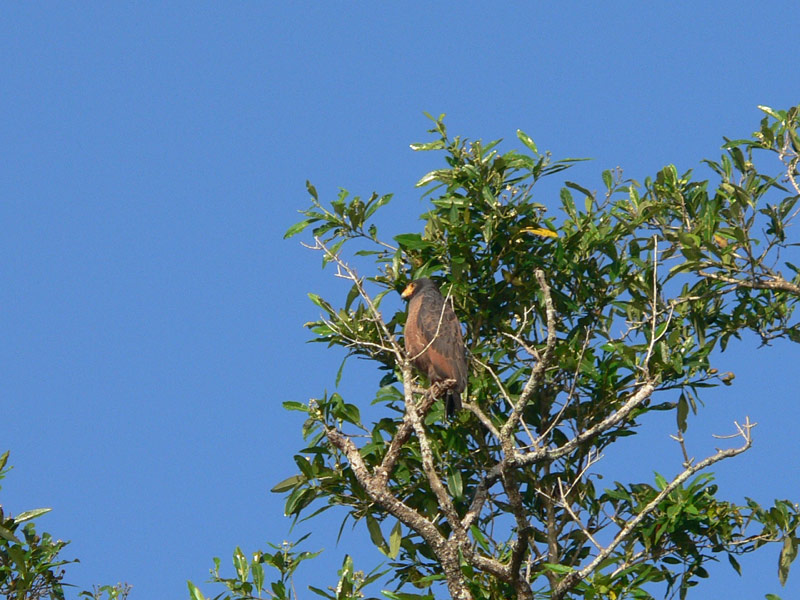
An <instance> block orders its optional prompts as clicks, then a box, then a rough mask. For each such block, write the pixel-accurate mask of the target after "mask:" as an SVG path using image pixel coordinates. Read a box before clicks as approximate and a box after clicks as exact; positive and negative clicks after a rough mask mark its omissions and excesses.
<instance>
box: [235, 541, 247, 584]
mask: <svg viewBox="0 0 800 600" xmlns="http://www.w3.org/2000/svg"><path fill="white" fill-rule="evenodd" d="M233 567H234V569H236V574H237V575H238V576H239V581H241V582H245V581H247V573H248V571H249V570H250V565H249V564H248V563H247V557H246V556H245V555H244V552H242V549H241V548H239V546H236V550H234V551H233Z"/></svg>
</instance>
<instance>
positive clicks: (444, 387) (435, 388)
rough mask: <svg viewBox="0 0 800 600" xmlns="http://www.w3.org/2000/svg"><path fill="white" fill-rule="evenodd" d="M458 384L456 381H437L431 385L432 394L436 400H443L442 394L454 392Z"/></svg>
mask: <svg viewBox="0 0 800 600" xmlns="http://www.w3.org/2000/svg"><path fill="white" fill-rule="evenodd" d="M457 384H458V382H457V381H456V380H455V379H444V380H442V381H435V382H433V383H432V384H431V393H432V394H433V397H434V398H441V397H442V394H444V393H446V392H447V391H448V390H452V389H453V388H454V387H456V385H457Z"/></svg>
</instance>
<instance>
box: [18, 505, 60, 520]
mask: <svg viewBox="0 0 800 600" xmlns="http://www.w3.org/2000/svg"><path fill="white" fill-rule="evenodd" d="M51 510H53V509H52V508H35V509H33V510H26V511H25V512H23V513H20V514H18V515H17V516H16V518H15V519H14V522H15V523H22V522H24V521H30V520H31V519H35V518H36V517H38V516H40V515H43V514H46V513H49V512H50V511H51Z"/></svg>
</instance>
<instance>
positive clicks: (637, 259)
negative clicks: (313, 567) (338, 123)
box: [195, 107, 800, 600]
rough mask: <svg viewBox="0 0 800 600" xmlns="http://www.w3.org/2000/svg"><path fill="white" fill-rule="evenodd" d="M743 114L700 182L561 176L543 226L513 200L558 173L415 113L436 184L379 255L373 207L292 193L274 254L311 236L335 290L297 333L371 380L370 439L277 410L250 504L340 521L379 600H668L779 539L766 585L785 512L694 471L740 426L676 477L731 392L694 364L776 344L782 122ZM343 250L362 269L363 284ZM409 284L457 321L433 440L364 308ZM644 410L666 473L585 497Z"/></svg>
mask: <svg viewBox="0 0 800 600" xmlns="http://www.w3.org/2000/svg"><path fill="white" fill-rule="evenodd" d="M762 110H763V111H764V113H765V115H766V116H765V117H764V119H763V120H762V122H761V125H760V128H759V130H758V131H757V132H755V133H754V134H753V136H752V138H750V139H739V140H728V139H726V140H725V145H724V146H723V149H724V153H723V155H722V156H721V158H720V159H719V160H716V161H714V160H708V161H705V163H704V164H705V165H706V166H707V167H708V168H709V169H710V173H711V175H712V177H713V181H712V180H711V179H698V178H696V176H695V175H694V173H693V172H691V171H690V172H687V173H683V174H680V173H679V172H678V171H677V170H676V168H675V167H674V166H672V165H669V166H667V167H665V168H663V169H662V170H661V171H659V172H658V173H657V174H656V175H655V176H654V177H648V178H646V179H645V180H644V181H643V183H641V184H640V183H638V182H636V181H633V180H627V179H624V178H623V176H622V173H621V172H620V171H604V172H603V173H602V191H601V192H595V191H593V190H591V189H590V188H588V187H584V186H583V185H580V184H578V183H575V182H572V181H568V180H565V181H563V187H562V188H561V192H560V197H559V202H560V207H559V209H558V210H553V208H552V206H549V203H545V202H543V201H541V200H539V199H538V198H537V197H536V195H535V193H536V191H537V190H538V189H539V188H538V187H537V184H539V182H540V181H541V180H542V179H543V178H545V177H552V176H553V175H555V174H559V173H563V172H564V171H565V170H566V169H568V168H569V167H571V166H572V165H573V164H574V163H575V159H564V160H553V159H552V157H551V156H550V154H549V153H540V152H539V150H538V148H537V146H536V144H535V143H534V142H533V140H532V139H531V138H530V137H529V136H527V135H526V134H525V133H523V132H521V131H520V132H517V137H518V140H519V141H520V143H521V144H522V146H523V147H524V151H518V150H510V151H507V152H505V153H500V151H499V141H495V142H491V143H486V144H484V143H483V142H481V141H479V140H476V141H470V140H467V139H462V138H460V137H455V138H451V137H449V136H448V134H447V131H446V128H445V125H444V122H443V118H442V117H439V118H436V119H434V118H431V119H432V121H433V123H434V127H433V129H431V133H433V134H434V136H435V139H434V140H433V141H431V142H428V143H424V144H415V145H413V146H412V147H413V148H414V149H415V150H418V151H434V152H439V153H442V154H443V155H444V158H445V162H446V167H444V168H441V169H437V170H434V171H432V172H430V173H428V174H427V175H425V176H424V177H423V178H422V179H421V180H420V181H419V183H418V186H419V187H421V188H424V189H425V190H426V191H425V195H426V196H430V207H429V209H428V210H427V211H426V212H425V213H424V214H423V215H422V216H421V218H422V220H423V222H424V227H423V229H422V230H421V231H419V232H408V233H400V234H398V235H395V236H394V237H393V238H392V239H391V240H387V239H386V238H385V237H383V236H381V235H380V234H379V232H378V226H377V224H376V222H375V217H376V215H377V214H378V211H379V209H380V208H381V207H382V206H384V205H385V204H386V203H387V202H389V201H390V199H391V196H390V195H379V194H373V195H372V196H371V197H370V198H369V199H367V200H366V201H363V200H362V199H361V198H359V197H353V198H350V196H349V194H348V193H347V192H344V191H343V192H342V193H341V194H340V195H339V197H338V198H337V199H336V200H334V201H332V202H331V203H330V206H329V207H328V206H326V205H325V204H324V203H323V202H322V201H321V200H320V199H319V196H318V193H317V191H316V190H315V188H314V187H313V186H312V185H311V184H309V185H308V191H309V194H310V201H311V206H310V207H309V208H308V209H306V210H304V211H301V212H302V213H303V215H304V217H305V218H304V220H303V221H301V222H300V223H298V224H296V225H294V226H292V227H291V228H290V229H289V231H288V232H287V237H289V236H293V235H296V234H299V233H301V232H303V231H304V230H306V229H308V228H309V227H311V228H312V230H313V238H314V246H313V247H314V248H316V249H317V250H318V251H320V252H321V253H322V255H323V266H325V265H333V266H335V267H336V273H337V275H338V276H339V277H343V278H345V279H347V280H349V282H350V284H351V288H350V290H349V292H348V293H347V294H346V296H344V297H343V298H342V299H340V300H336V301H333V300H328V299H324V298H322V297H321V296H319V295H316V294H310V298H311V300H312V302H314V303H315V304H316V305H317V306H319V308H320V309H321V310H322V315H321V317H320V319H319V320H317V321H315V322H312V323H309V324H308V327H309V328H310V330H311V331H312V333H313V335H314V341H319V342H324V343H327V344H328V345H336V346H341V347H344V348H346V349H347V351H348V353H349V355H357V356H361V357H366V358H369V359H371V360H373V361H374V362H375V364H376V365H377V366H378V367H379V368H380V369H382V370H383V371H384V376H383V379H382V380H381V382H380V384H379V385H378V386H377V389H376V392H375V396H374V399H373V400H372V402H373V404H376V405H378V409H379V410H380V411H381V412H380V417H379V418H378V419H377V420H376V421H375V422H373V423H365V422H362V418H361V411H360V409H359V406H364V405H365V404H366V403H367V400H366V399H364V398H359V399H357V400H355V401H346V400H345V399H344V398H343V397H342V396H341V395H340V394H339V393H330V394H329V393H325V394H324V395H322V396H321V397H320V398H317V399H315V400H312V401H310V402H309V403H307V404H303V403H299V402H287V403H286V404H285V406H286V408H287V409H289V410H296V411H301V412H304V413H305V414H306V415H307V419H306V421H305V424H304V425H303V435H304V437H305V438H306V442H307V447H306V448H305V449H304V450H302V451H301V452H300V453H299V454H297V456H295V462H296V464H297V467H298V473H297V474H295V475H293V476H292V477H290V478H288V479H286V480H285V481H283V482H281V483H280V484H278V485H277V486H276V487H275V489H274V491H277V492H285V493H287V499H286V508H285V510H286V513H287V514H289V515H292V516H293V517H295V519H298V518H300V517H304V518H312V517H315V516H317V515H319V514H321V513H323V512H324V511H326V510H327V509H328V508H330V507H333V506H340V507H345V508H346V510H347V516H346V517H345V520H347V519H352V520H354V521H356V522H363V523H365V524H366V526H367V531H368V532H369V535H370V539H371V540H372V542H373V544H374V545H375V546H376V547H377V548H378V549H379V550H380V551H381V552H382V553H383V554H385V555H386V557H387V559H388V561H389V566H390V567H391V573H392V575H391V581H392V582H393V584H394V586H395V589H394V591H384V595H385V596H386V597H388V598H420V597H431V595H432V593H433V591H434V590H436V589H437V588H436V587H435V586H436V585H437V583H438V584H439V585H441V584H442V583H444V584H445V585H446V586H447V589H448V591H449V593H450V595H451V596H452V597H454V598H500V597H518V598H542V599H543V598H548V599H554V600H558V599H561V598H565V597H580V598H589V599H594V598H598V599H599V598H611V599H615V600H616V599H621V598H637V599H644V598H652V597H654V595H656V596H665V597H671V596H678V597H680V598H684V597H686V595H687V593H688V591H689V590H690V589H691V588H692V586H694V585H696V584H697V583H698V581H699V580H700V579H702V578H704V577H707V575H708V573H707V571H706V565H707V564H708V562H709V561H715V560H718V559H719V558H721V557H725V558H727V560H728V561H729V562H730V564H731V565H732V567H733V568H734V569H736V570H737V571H738V570H739V563H738V560H737V557H738V556H740V555H742V554H746V553H748V552H752V551H755V550H756V549H758V548H759V547H761V546H763V545H764V544H767V543H771V542H775V543H779V544H782V551H781V556H780V562H779V578H780V581H781V582H782V583H783V582H784V581H785V580H786V577H787V576H788V572H789V567H790V565H791V563H792V561H793V560H794V558H795V557H796V554H797V545H798V525H799V524H800V509H798V506H797V504H794V503H792V502H789V501H785V500H776V501H775V502H774V505H773V506H772V507H769V508H765V507H762V506H761V505H759V504H758V503H757V502H755V501H754V500H747V501H746V503H745V504H743V505H739V504H736V503H734V502H731V501H728V500H725V499H723V498H722V497H721V495H720V490H719V488H718V487H717V486H716V485H715V484H714V483H713V476H712V475H711V474H710V473H709V472H707V469H708V468H709V467H710V466H712V465H713V464H715V463H717V462H719V461H721V460H725V459H727V458H731V457H734V456H736V455H738V454H740V453H742V452H744V451H746V450H747V449H748V448H749V446H750V443H751V428H752V424H751V423H750V422H749V420H748V419H744V420H743V421H740V422H735V423H734V427H735V429H734V436H731V437H735V438H737V439H738V441H739V443H738V445H731V446H730V447H728V448H725V449H722V450H719V451H717V452H716V453H715V454H713V455H710V456H708V457H706V458H704V459H702V460H699V461H696V460H694V459H691V458H689V457H690V456H691V455H692V454H691V452H690V451H689V449H688V448H687V447H686V442H685V441H684V438H683V434H684V433H685V432H686V430H687V428H688V427H689V424H690V421H691V419H690V417H691V415H692V414H694V413H696V412H697V411H699V410H701V408H702V406H703V395H704V393H705V392H706V391H707V390H708V389H710V388H713V387H717V386H720V385H726V386H730V385H733V382H734V374H733V373H730V372H725V373H720V372H719V370H718V369H717V368H716V367H715V366H714V365H713V360H715V357H717V356H718V353H714V351H715V350H719V351H724V350H725V348H726V347H727V345H728V344H729V342H730V340H731V338H740V337H741V334H742V333H743V332H744V331H748V330H749V331H753V332H755V333H756V334H757V335H758V336H760V338H761V340H762V341H763V343H769V342H770V341H771V340H775V339H779V338H785V339H788V340H790V341H792V342H800V323H798V321H797V320H796V319H795V318H793V316H794V309H795V308H796V307H797V304H798V301H800V269H799V268H798V267H797V266H796V264H793V263H792V262H790V260H791V258H792V252H795V254H796V250H794V248H796V247H797V245H798V244H797V241H795V242H792V241H791V240H790V237H789V234H790V233H791V230H790V229H789V226H790V225H791V224H792V223H793V222H794V221H795V220H796V218H797V215H798V213H800V205H798V199H800V186H798V162H800V158H799V156H800V140H799V139H798V134H797V127H798V123H800V120H799V119H798V112H799V111H798V107H795V108H792V109H790V110H788V111H775V110H772V109H770V108H767V107H762ZM762 163H764V164H765V165H766V168H767V170H766V171H765V170H762V167H761V164H762ZM775 165H777V166H778V167H777V169H776V167H775ZM356 256H358V257H367V259H369V260H372V261H374V265H372V266H370V267H368V269H369V274H368V276H366V277H362V276H360V275H359V274H357V273H356V271H355V270H354V268H353V266H352V265H353V264H354V263H353V261H354V260H360V261H362V262H363V260H364V259H363V258H361V259H356V258H355V257H356ZM795 260H796V259H795ZM425 276H433V277H434V278H436V279H437V280H438V281H439V282H440V286H441V288H442V290H443V293H445V294H446V295H448V297H449V298H450V300H451V301H452V303H453V305H454V307H455V310H456V313H457V314H458V315H459V317H460V319H461V320H462V322H463V324H464V325H465V327H466V335H465V340H466V344H467V351H468V354H469V359H470V371H471V372H470V382H469V388H468V401H467V402H465V410H464V411H462V413H460V414H459V415H457V416H456V418H455V419H454V420H452V421H451V422H447V421H446V420H445V417H444V412H443V407H442V406H441V403H440V402H436V401H435V398H434V397H433V395H432V394H431V393H429V392H428V390H426V389H425V387H424V384H425V382H424V380H423V381H421V382H419V383H420V384H422V387H421V386H420V385H419V384H417V383H416V381H417V380H416V379H415V377H416V374H415V373H414V372H413V371H412V368H411V365H410V364H409V361H408V358H407V357H406V355H405V353H404V351H403V348H402V343H401V342H400V335H401V332H402V326H403V323H404V319H405V315H404V313H403V312H397V313H395V314H392V315H389V317H390V318H388V319H384V317H383V315H382V314H381V312H380V307H381V300H382V299H383V298H384V297H385V295H386V294H388V293H391V292H395V291H396V292H399V291H401V290H402V289H403V287H404V286H405V285H406V284H407V283H408V282H409V281H410V280H412V279H415V278H419V277H425ZM338 378H339V375H337V377H336V381H337V383H338ZM654 411H670V412H672V413H673V414H674V415H675V423H676V425H675V427H676V430H675V431H676V433H675V435H674V436H673V437H674V439H675V440H676V443H678V444H679V445H680V448H681V449H682V450H683V455H684V458H685V460H684V462H683V464H681V465H676V468H677V472H678V474H677V475H675V476H674V477H672V478H667V477H664V476H662V475H659V474H656V475H655V477H654V480H653V481H651V482H624V481H623V482H614V484H613V485H612V486H611V487H607V488H602V487H600V486H599V485H598V484H599V475H600V474H601V473H602V469H601V467H602V464H601V463H597V460H598V456H599V455H600V453H601V452H602V451H603V450H605V449H606V448H607V447H609V446H610V445H611V444H615V443H624V442H623V440H624V438H626V437H629V436H633V435H636V434H637V430H638V427H639V426H640V425H642V424H644V423H646V422H648V420H649V419H650V417H651V416H652V415H653V413H654ZM365 440H366V441H365ZM385 531H390V532H391V533H390V535H389V538H388V541H387V538H386V537H385V534H384V532H385ZM234 562H236V561H234ZM345 563H346V564H347V560H346V561H345ZM236 568H237V573H238V575H239V578H238V580H237V581H238V582H239V583H242V584H243V583H244V582H245V579H242V577H245V576H246V573H245V572H244V571H241V570H240V567H239V566H237V567H236ZM279 570H280V569H279ZM343 572H344V573H347V572H352V569H350V571H348V569H346V568H343ZM215 577H217V575H216V573H215ZM253 579H255V578H253ZM217 580H218V581H222V582H223V583H225V584H226V585H227V586H228V588H229V589H230V590H231V591H232V592H236V593H238V594H242V591H241V590H238V589H234V587H232V586H233V580H219V579H217ZM281 581H284V572H283V571H281ZM237 585H239V584H238V583H237ZM247 593H251V592H250V591H247ZM348 593H350V594H351V595H350V596H345V597H351V596H352V595H353V594H352V593H351V592H348ZM273 594H274V596H271V597H285V596H281V595H279V594H278V593H277V592H275V591H274V590H273ZM219 597H221V596H218V598H219ZM225 597H226V598H228V597H230V598H234V597H235V598H247V597H249V596H246V595H238V596H236V595H235V596H225ZM327 597H329V598H333V597H339V596H336V595H328V596H327ZM195 598H202V596H201V595H196V596H195Z"/></svg>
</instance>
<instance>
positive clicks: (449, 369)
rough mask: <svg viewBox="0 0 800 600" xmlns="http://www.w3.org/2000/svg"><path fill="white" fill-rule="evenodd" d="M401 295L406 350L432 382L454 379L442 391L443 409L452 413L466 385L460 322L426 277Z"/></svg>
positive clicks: (459, 406) (437, 289)
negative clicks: (405, 310)
mask: <svg viewBox="0 0 800 600" xmlns="http://www.w3.org/2000/svg"><path fill="white" fill-rule="evenodd" d="M400 296H401V297H402V298H403V299H404V300H407V301H408V316H407V317H406V326H405V330H404V338H405V346H406V354H408V357H409V358H411V359H412V362H413V364H414V366H415V367H416V368H417V369H418V370H419V371H421V372H422V373H423V374H424V375H427V377H428V380H429V381H430V382H431V384H432V385H434V384H439V383H442V382H444V381H447V380H453V381H454V383H451V384H450V386H449V387H448V388H447V390H446V393H445V412H446V414H447V416H448V417H452V416H453V415H454V414H455V413H456V411H458V410H461V394H462V392H463V391H464V390H465V389H466V387H467V357H466V349H465V346H464V338H463V337H462V336H461V323H459V321H458V318H457V317H456V313H455V312H454V311H453V308H452V306H451V305H450V304H449V303H448V302H445V299H444V298H443V297H442V294H441V292H439V288H438V287H436V284H435V283H434V282H433V281H431V280H430V279H428V278H427V277H424V278H421V279H415V280H414V281H412V282H411V283H409V284H408V285H407V286H406V287H405V289H404V290H403V292H402V293H401V294H400Z"/></svg>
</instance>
